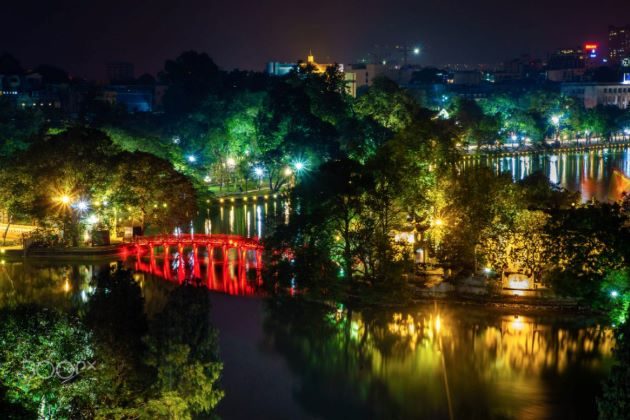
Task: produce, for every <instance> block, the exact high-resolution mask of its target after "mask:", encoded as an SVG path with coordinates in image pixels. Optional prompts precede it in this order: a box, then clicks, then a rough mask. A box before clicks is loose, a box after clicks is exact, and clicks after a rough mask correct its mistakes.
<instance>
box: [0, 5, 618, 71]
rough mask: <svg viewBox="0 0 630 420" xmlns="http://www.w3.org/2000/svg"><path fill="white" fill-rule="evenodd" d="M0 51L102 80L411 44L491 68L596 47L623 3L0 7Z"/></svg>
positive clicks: (257, 66) (341, 58)
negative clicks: (115, 73) (183, 60)
mask: <svg viewBox="0 0 630 420" xmlns="http://www.w3.org/2000/svg"><path fill="white" fill-rule="evenodd" d="M2 3H3V6H2V8H1V9H0V18H1V22H2V23H1V24H0V51H8V52H11V53H12V54H14V55H15V56H16V57H17V58H18V59H19V60H20V61H21V62H22V64H23V65H24V66H25V67H33V66H35V65H37V64H40V63H46V64H52V65H56V66H59V67H62V68H65V69H66V70H68V71H69V72H70V73H71V74H73V75H80V76H83V77H87V78H103V77H104V75H105V63H106V62H108V61H129V62H132V63H134V64H135V66H136V75H140V74H141V73H144V72H150V73H155V72H157V71H158V70H160V69H161V68H162V65H163V62H164V60H165V59H166V58H172V57H175V56H176V55H177V54H178V53H180V52H181V51H184V50H187V49H196V50H199V51H205V52H207V53H208V54H209V55H210V56H211V57H213V58H214V60H215V61H216V62H217V63H218V64H219V65H220V66H221V67H223V68H225V69H231V68H234V67H239V68H245V69H254V70H262V69H263V68H264V64H265V63H266V62H267V61H270V60H290V61H295V60H297V59H299V58H304V57H305V55H306V54H307V53H308V51H309V49H312V51H313V53H314V54H315V57H316V59H317V61H319V62H332V61H336V62H342V63H348V62H354V61H357V60H358V59H360V58H362V57H364V56H365V54H366V53H368V52H369V51H371V50H372V49H373V46H374V44H395V43H403V42H407V43H408V44H410V45H411V44H413V45H416V44H418V45H421V46H422V47H423V54H422V56H421V57H420V58H419V59H418V60H417V61H416V62H418V63H419V64H446V63H467V64H474V63H490V64H492V63H497V62H500V61H502V60H504V59H506V58H512V57H517V56H519V55H520V54H522V53H529V54H533V55H535V56H538V57H541V58H544V57H546V53H547V52H549V51H552V50H553V49H555V48H558V47H565V46H574V45H580V44H581V43H582V42H583V41H586V40H596V41H600V42H605V39H606V31H607V27H608V25H609V24H615V25H621V24H628V23H630V2H629V1H628V0H600V1H590V2H585V1H580V0H571V1H570V0H555V1H548V0H527V1H510V0H501V1H500V0H481V1H470V0H424V1H418V0H416V1H411V0H388V1H371V0H316V1H311V2H304V1H262V0H261V1H245V0H231V1H221V2H219V1H213V0H178V1H176V0H170V1H169V0H151V1H147V0H126V1H122V0H107V1H106V0H7V1H3V2H2Z"/></svg>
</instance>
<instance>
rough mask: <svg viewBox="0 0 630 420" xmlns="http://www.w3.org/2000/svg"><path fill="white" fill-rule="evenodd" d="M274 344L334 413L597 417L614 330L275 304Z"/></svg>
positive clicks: (426, 311) (303, 392)
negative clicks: (599, 392)
mask: <svg viewBox="0 0 630 420" xmlns="http://www.w3.org/2000/svg"><path fill="white" fill-rule="evenodd" d="M265 331H266V333H267V339H268V340H269V342H270V343H271V344H272V345H273V346H274V347H275V348H276V350H277V351H279V352H280V353H282V354H283V355H284V356H285V357H286V358H287V360H288V362H289V365H290V366H291V368H292V370H293V371H294V373H295V374H296V375H297V376H298V377H300V378H301V380H300V381H299V386H298V387H297V389H296V390H295V396H296V399H298V400H299V401H300V403H301V404H302V405H303V406H304V408H305V409H307V410H308V411H309V412H311V413H313V414H314V415H316V416H322V417H325V418H376V417H379V418H449V412H448V400H447V392H446V391H447V389H448V390H449V391H450V396H451V398H452V408H453V417H454V418H478V419H487V418H549V417H557V416H559V415H561V416H562V417H576V416H579V417H581V418H583V417H589V416H590V417H595V395H597V393H598V389H599V383H600V381H601V379H602V378H603V377H604V376H605V375H606V372H607V370H608V369H609V366H610V363H611V361H612V355H611V353H612V347H613V344H614V340H613V336H612V332H611V331H610V330H609V329H606V328H602V327H600V326H598V325H594V324H589V323H588V322H587V321H586V320H585V321H584V322H579V321H576V320H575V319H573V320H571V319H569V320H568V321H567V322H564V321H562V320H559V319H558V316H557V315H556V316H555V317H554V318H553V322H551V318H548V317H544V316H517V315H505V314H501V313H498V312H492V311H488V310H487V309H486V310H483V309H470V308H458V307H453V306H443V305H440V306H438V305H425V306H419V307H417V308H414V309H413V310H408V311H403V312H392V311H384V310H363V311H360V312H359V311H353V310H349V309H345V308H342V307H339V308H337V309H333V310H330V309H329V308H323V307H321V306H316V305H312V304H306V303H304V302H299V303H298V302H294V301H288V302H286V301H284V302H276V303H270V305H269V310H268V315H267V318H266V321H265Z"/></svg>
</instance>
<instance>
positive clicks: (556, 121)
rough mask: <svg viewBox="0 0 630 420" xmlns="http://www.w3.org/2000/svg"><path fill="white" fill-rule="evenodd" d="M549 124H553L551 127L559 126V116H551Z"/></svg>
mask: <svg viewBox="0 0 630 420" xmlns="http://www.w3.org/2000/svg"><path fill="white" fill-rule="evenodd" d="M551 122H552V123H553V125H555V126H557V125H558V124H560V116H559V115H552V116H551Z"/></svg>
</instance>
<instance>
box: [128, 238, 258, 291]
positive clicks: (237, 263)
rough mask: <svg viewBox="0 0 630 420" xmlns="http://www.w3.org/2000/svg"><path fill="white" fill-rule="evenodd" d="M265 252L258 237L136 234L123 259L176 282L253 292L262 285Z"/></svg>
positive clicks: (144, 270)
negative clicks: (143, 235)
mask: <svg viewBox="0 0 630 420" xmlns="http://www.w3.org/2000/svg"><path fill="white" fill-rule="evenodd" d="M262 252H263V246H262V244H261V243H260V241H259V240H258V239H257V238H246V237H244V236H238V235H198V234H194V235H192V234H182V235H164V236H147V237H137V238H136V239H135V240H134V242H133V243H130V244H128V245H127V246H126V247H125V248H124V249H123V258H124V259H125V260H126V261H127V262H131V263H132V264H133V269H134V270H135V271H140V272H144V273H149V274H151V275H153V276H156V277H160V278H163V279H165V280H168V281H171V282H174V283H178V284H183V283H188V284H195V285H199V286H206V287H207V288H208V289H210V290H214V291H218V292H223V293H227V294H231V295H253V294H255V293H256V291H257V289H258V288H259V287H260V286H261V285H262V275H261V271H262V265H263V264H262Z"/></svg>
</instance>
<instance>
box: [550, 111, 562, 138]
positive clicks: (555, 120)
mask: <svg viewBox="0 0 630 420" xmlns="http://www.w3.org/2000/svg"><path fill="white" fill-rule="evenodd" d="M560 118H561V116H560V115H552V116H551V123H552V124H553V125H554V126H555V127H556V141H558V136H559V135H560Z"/></svg>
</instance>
